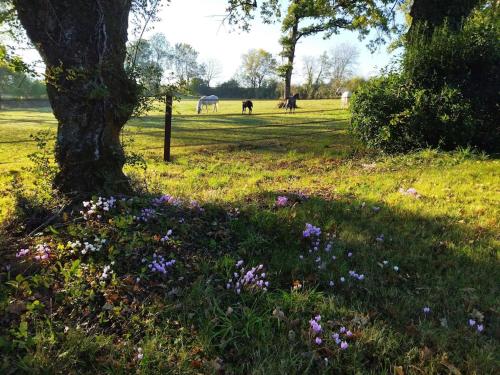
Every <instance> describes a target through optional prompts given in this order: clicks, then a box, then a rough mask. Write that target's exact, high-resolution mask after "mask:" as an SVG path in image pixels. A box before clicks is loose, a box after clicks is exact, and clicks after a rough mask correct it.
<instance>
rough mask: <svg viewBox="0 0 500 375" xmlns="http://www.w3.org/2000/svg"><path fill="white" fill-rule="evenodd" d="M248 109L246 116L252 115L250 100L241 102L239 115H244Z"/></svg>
mask: <svg viewBox="0 0 500 375" xmlns="http://www.w3.org/2000/svg"><path fill="white" fill-rule="evenodd" d="M247 108H248V114H249V115H251V114H252V109H253V103H252V101H251V100H244V101H242V102H241V114H243V113H245V112H246V111H247Z"/></svg>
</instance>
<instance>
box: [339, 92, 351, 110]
mask: <svg viewBox="0 0 500 375" xmlns="http://www.w3.org/2000/svg"><path fill="white" fill-rule="evenodd" d="M351 96H352V92H350V91H344V92H343V93H342V96H341V97H340V107H341V108H347V107H349V100H350V99H351Z"/></svg>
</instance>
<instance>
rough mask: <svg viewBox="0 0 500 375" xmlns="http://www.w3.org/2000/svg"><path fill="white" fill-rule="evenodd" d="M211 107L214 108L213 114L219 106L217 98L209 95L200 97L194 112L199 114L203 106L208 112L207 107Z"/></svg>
mask: <svg viewBox="0 0 500 375" xmlns="http://www.w3.org/2000/svg"><path fill="white" fill-rule="evenodd" d="M209 105H213V106H214V112H217V107H218V106H219V98H218V97H217V96H215V95H209V96H202V97H201V98H200V100H198V105H197V106H196V110H197V111H198V114H200V113H201V108H202V107H203V106H205V108H206V109H207V112H208V106H209Z"/></svg>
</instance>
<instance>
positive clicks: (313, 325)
mask: <svg viewBox="0 0 500 375" xmlns="http://www.w3.org/2000/svg"><path fill="white" fill-rule="evenodd" d="M320 321H321V315H316V316H315V317H314V319H311V320H309V331H310V334H311V337H312V338H313V339H314V343H315V344H316V345H321V344H323V338H322V337H321V335H322V334H323V333H324V330H323V327H321V324H320ZM352 336H353V334H352V332H351V331H349V330H348V329H346V328H345V327H340V329H339V331H338V332H334V333H332V335H331V338H332V340H333V341H334V342H335V344H336V345H338V346H339V348H340V349H341V350H346V349H347V348H348V347H349V344H348V343H347V340H348V338H351V337H352Z"/></svg>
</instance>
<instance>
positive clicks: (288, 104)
mask: <svg viewBox="0 0 500 375" xmlns="http://www.w3.org/2000/svg"><path fill="white" fill-rule="evenodd" d="M298 98H299V94H295V95H294V96H289V97H288V98H286V100H285V106H284V107H285V113H286V112H288V111H290V113H295V108H297V99H298Z"/></svg>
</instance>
